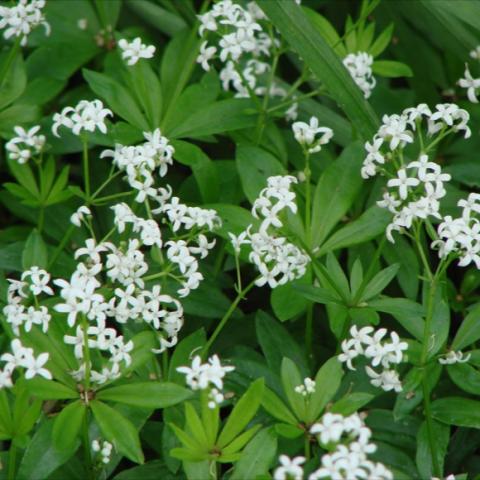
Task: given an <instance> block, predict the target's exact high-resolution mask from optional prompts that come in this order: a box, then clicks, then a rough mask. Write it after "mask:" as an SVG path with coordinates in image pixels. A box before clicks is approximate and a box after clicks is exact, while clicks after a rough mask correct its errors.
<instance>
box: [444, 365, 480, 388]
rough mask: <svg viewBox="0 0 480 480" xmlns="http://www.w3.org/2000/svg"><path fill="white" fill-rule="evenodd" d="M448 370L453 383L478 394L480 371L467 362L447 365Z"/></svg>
mask: <svg viewBox="0 0 480 480" xmlns="http://www.w3.org/2000/svg"><path fill="white" fill-rule="evenodd" d="M447 372H448V375H449V376H450V378H451V379H452V381H453V383H455V385H457V386H458V387H460V388H461V389H462V390H463V391H465V392H468V393H471V394H473V395H478V392H480V372H479V371H478V370H477V369H476V368H475V367H472V366H471V365H468V364H467V363H457V364H455V365H447Z"/></svg>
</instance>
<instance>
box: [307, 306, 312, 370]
mask: <svg viewBox="0 0 480 480" xmlns="http://www.w3.org/2000/svg"><path fill="white" fill-rule="evenodd" d="M305 346H306V349H307V358H308V361H309V362H311V361H312V359H313V304H312V303H310V304H309V305H308V307H307V315H306V318H305Z"/></svg>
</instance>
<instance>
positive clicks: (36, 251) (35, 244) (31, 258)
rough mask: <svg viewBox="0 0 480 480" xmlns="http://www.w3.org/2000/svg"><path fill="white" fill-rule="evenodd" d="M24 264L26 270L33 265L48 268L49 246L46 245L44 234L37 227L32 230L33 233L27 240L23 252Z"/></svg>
mask: <svg viewBox="0 0 480 480" xmlns="http://www.w3.org/2000/svg"><path fill="white" fill-rule="evenodd" d="M22 265H23V269H24V270H28V269H29V268H30V267H33V266H37V267H40V268H47V265H48V252H47V246H46V245H45V242H44V241H43V238H42V236H41V235H40V233H38V230H36V229H34V230H32V233H31V234H30V235H29V237H28V238H27V241H26V242H25V248H24V250H23V254H22Z"/></svg>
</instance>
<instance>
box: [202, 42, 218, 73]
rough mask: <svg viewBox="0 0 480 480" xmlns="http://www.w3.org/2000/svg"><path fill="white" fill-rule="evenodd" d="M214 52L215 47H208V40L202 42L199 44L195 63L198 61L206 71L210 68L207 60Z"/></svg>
mask: <svg viewBox="0 0 480 480" xmlns="http://www.w3.org/2000/svg"><path fill="white" fill-rule="evenodd" d="M216 52H217V49H216V48H215V47H212V46H210V47H209V46H208V42H203V43H202V45H201V46H200V54H199V55H198V57H197V63H200V64H201V65H202V68H203V69H204V70H205V71H207V72H208V71H209V70H210V65H209V64H208V62H209V61H210V60H211V59H212V58H213V57H214V56H215V53H216Z"/></svg>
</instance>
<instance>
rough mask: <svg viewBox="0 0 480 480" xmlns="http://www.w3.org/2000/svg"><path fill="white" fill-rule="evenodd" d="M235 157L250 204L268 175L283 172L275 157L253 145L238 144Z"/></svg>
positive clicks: (281, 173) (264, 183)
mask: <svg viewBox="0 0 480 480" xmlns="http://www.w3.org/2000/svg"><path fill="white" fill-rule="evenodd" d="M235 158H236V163H237V171H238V175H239V177H240V180H241V182H242V187H243V191H244V192H245V196H246V197H247V198H248V200H249V202H250V203H252V204H253V202H254V201H255V199H256V198H257V197H258V194H259V193H260V190H262V189H263V188H265V187H266V186H267V178H268V177H270V176H273V175H284V174H285V169H284V168H283V165H282V164H281V163H280V161H279V160H278V159H277V158H275V157H274V156H273V155H272V154H271V153H269V152H267V151H265V150H263V149H262V148H259V147H256V146H253V145H238V146H237V151H236V156H235Z"/></svg>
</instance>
